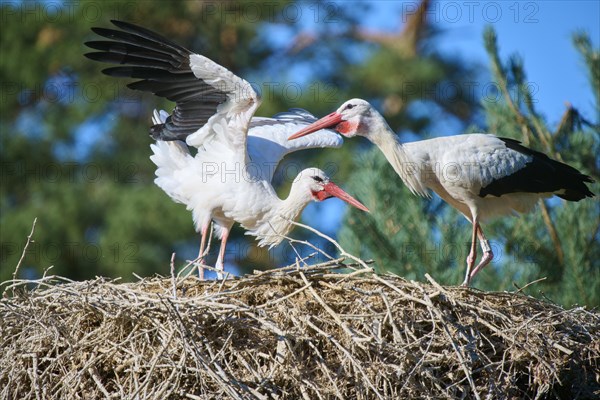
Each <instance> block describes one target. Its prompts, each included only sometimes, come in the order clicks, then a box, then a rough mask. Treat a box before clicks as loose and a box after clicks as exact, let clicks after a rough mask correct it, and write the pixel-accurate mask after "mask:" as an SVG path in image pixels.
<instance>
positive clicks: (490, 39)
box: [483, 26, 531, 145]
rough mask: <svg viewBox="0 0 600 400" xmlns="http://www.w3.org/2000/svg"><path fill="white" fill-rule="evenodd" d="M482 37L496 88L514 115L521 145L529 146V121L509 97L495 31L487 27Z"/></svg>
mask: <svg viewBox="0 0 600 400" xmlns="http://www.w3.org/2000/svg"><path fill="white" fill-rule="evenodd" d="M483 35H484V42H485V49H486V51H487V52H488V55H489V56H490V58H491V62H492V72H493V74H494V77H495V78H496V80H497V81H498V86H499V87H500V91H501V93H502V96H503V97H504V101H505V102H506V104H507V105H508V107H509V109H510V110H511V111H512V113H513V114H514V116H515V118H516V119H517V123H518V124H519V125H520V126H521V134H522V135H523V143H525V145H529V143H530V141H531V140H530V136H529V135H530V132H531V128H530V127H529V121H528V120H527V118H526V117H525V116H524V115H523V114H522V113H521V111H520V110H519V108H518V107H517V105H516V104H515V103H514V102H513V99H512V97H511V96H510V92H509V90H508V80H507V78H506V76H507V73H506V71H505V68H504V67H503V66H502V62H501V61H500V56H499V52H498V41H497V39H498V37H497V36H496V31H495V30H494V28H492V27H491V26H488V27H487V28H486V30H485V32H484V34H483Z"/></svg>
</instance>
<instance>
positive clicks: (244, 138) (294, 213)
mask: <svg viewBox="0 0 600 400" xmlns="http://www.w3.org/2000/svg"><path fill="white" fill-rule="evenodd" d="M112 22H113V23H114V24H115V25H116V26H117V27H119V28H121V29H122V30H113V29H105V28H92V29H93V30H94V32H96V33H98V34H100V35H101V36H104V37H106V38H109V39H112V41H93V42H87V43H86V45H87V46H89V47H91V48H93V49H96V50H100V52H94V53H88V54H86V56H87V57H88V58H91V59H93V60H97V61H102V62H111V63H116V64H121V66H118V67H113V68H108V69H105V70H104V71H103V72H104V73H105V74H107V75H111V76H119V77H132V78H138V79H141V80H139V81H137V82H133V83H131V84H129V85H128V86H129V87H130V88H132V89H137V90H144V91H150V92H152V93H154V94H156V95H158V96H162V97H166V98H168V99H170V100H172V101H175V102H176V107H175V109H174V110H173V113H172V114H171V115H169V114H168V113H166V112H164V111H161V112H157V111H155V112H154V116H153V123H154V125H153V126H152V128H151V130H150V134H151V136H152V137H153V138H154V139H156V140H157V141H156V143H155V144H152V145H151V148H152V152H153V155H152V156H151V160H152V161H153V162H154V163H155V164H156V166H157V167H158V168H157V170H156V176H157V177H156V180H155V182H156V184H157V185H158V186H159V187H160V188H162V189H163V190H164V191H165V192H166V193H167V194H168V195H169V196H170V197H171V198H172V199H173V200H174V201H176V202H179V203H182V204H185V205H186V207H187V208H188V210H190V211H192V215H193V219H194V224H195V227H196V230H198V231H200V232H201V244H200V253H199V257H200V258H201V257H203V256H204V249H205V245H206V239H207V231H208V228H209V226H210V223H211V221H213V222H214V225H215V232H216V234H217V236H218V237H220V238H221V248H220V251H219V257H218V259H217V263H216V267H217V269H218V270H221V271H222V270H223V258H224V255H225V246H226V243H227V238H228V235H229V231H230V230H231V227H232V225H233V224H234V222H238V223H240V224H241V225H242V226H243V227H244V228H245V229H247V231H248V232H247V233H248V234H251V235H254V236H256V237H257V238H258V239H259V240H260V242H259V245H261V246H265V245H269V246H274V245H276V244H278V243H280V242H281V240H282V239H283V237H284V235H286V234H287V233H288V232H289V231H290V230H291V229H292V227H293V225H292V223H291V222H290V221H293V220H295V219H297V218H298V216H299V215H300V213H301V212H302V210H303V209H304V207H306V205H308V203H309V202H310V201H313V200H314V201H322V200H325V199H327V198H329V197H332V196H335V197H338V198H340V199H343V200H345V201H347V202H349V203H350V204H352V205H354V206H356V207H358V208H360V209H363V210H367V209H366V207H364V206H363V205H362V204H360V203H359V202H358V201H357V200H355V199H354V198H352V197H351V196H350V195H348V194H347V193H345V192H344V191H343V190H341V189H340V188H339V187H338V186H336V185H335V184H334V183H333V182H331V181H330V180H329V178H328V177H327V176H326V175H325V173H324V172H323V171H321V170H319V169H316V168H309V169H306V170H304V171H302V172H300V174H299V175H298V177H297V178H296V179H295V180H294V182H293V184H292V186H291V190H290V194H289V196H288V197H287V198H286V199H285V200H281V199H279V197H278V196H277V194H276V193H275V190H274V189H273V187H272V186H271V179H272V177H273V173H274V171H275V168H276V167H277V165H278V163H279V161H280V160H281V159H282V158H283V157H284V156H285V155H286V154H288V153H290V152H292V151H296V150H301V149H307V148H314V147H339V146H340V145H341V144H342V139H341V137H340V136H339V135H338V134H337V133H335V132H333V131H326V130H323V131H321V132H318V133H317V136H315V137H314V138H313V137H311V138H304V140H302V141H299V142H296V143H293V142H288V141H287V137H288V136H289V135H290V134H291V133H293V132H295V131H297V130H298V129H301V128H302V127H305V126H307V125H309V124H310V123H312V122H314V121H316V118H315V117H314V116H312V115H311V114H310V113H308V112H307V111H304V110H299V109H294V110H290V111H289V112H286V113H281V114H278V115H276V116H275V117H273V118H258V117H257V118H253V115H254V112H255V111H256V109H257V108H258V106H259V104H260V99H259V98H258V95H257V94H256V92H255V91H254V90H253V89H252V87H251V86H250V84H249V83H248V82H246V81H245V80H244V79H242V78H239V77H237V76H236V75H234V74H233V73H231V72H230V71H228V70H227V69H225V68H223V67H222V66H220V65H218V64H216V63H215V62H213V61H211V60H210V59H208V58H206V57H204V56H201V55H199V54H194V53H191V52H190V51H189V50H186V49H184V48H183V47H181V46H179V45H177V44H175V43H173V42H171V41H169V40H168V39H165V38H163V37H162V36H160V35H158V34H156V33H154V32H151V31H149V30H147V29H144V28H141V27H138V26H136V25H132V24H129V23H125V22H120V21H112ZM190 146H191V147H195V148H196V153H195V155H192V154H191V153H190V151H189V147H190ZM367 211H368V210H367ZM200 261H202V260H201V259H200ZM199 271H200V272H201V276H203V270H202V269H201V268H200V269H199Z"/></svg>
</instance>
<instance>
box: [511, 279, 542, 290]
mask: <svg viewBox="0 0 600 400" xmlns="http://www.w3.org/2000/svg"><path fill="white" fill-rule="evenodd" d="M545 280H546V277H543V278H540V279H536V280H535V281H533V282H529V283H528V284H526V285H525V286H523V287H519V286H517V284H516V283H515V282H513V285H514V286H515V287H516V288H517V291H516V292H513V293H515V294H517V293H520V292H522V291H523V290H525V289H527V288H528V287H529V286H531V285H533V284H535V283H538V282H541V281H545Z"/></svg>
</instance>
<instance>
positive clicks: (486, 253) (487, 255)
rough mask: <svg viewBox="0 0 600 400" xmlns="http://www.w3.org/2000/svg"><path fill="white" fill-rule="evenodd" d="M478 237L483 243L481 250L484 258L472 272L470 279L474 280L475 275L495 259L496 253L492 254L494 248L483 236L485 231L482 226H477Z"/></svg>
mask: <svg viewBox="0 0 600 400" xmlns="http://www.w3.org/2000/svg"><path fill="white" fill-rule="evenodd" d="M477 235H478V236H479V243H481V250H482V251H483V256H481V261H479V264H477V266H476V267H475V269H473V271H471V276H470V277H469V279H473V278H474V277H475V275H477V273H478V272H479V271H481V270H482V269H483V267H485V266H486V265H488V264H489V263H490V262H491V261H492V259H493V258H494V253H493V252H492V247H491V246H490V242H489V240H487V238H486V237H485V235H484V234H483V229H481V225H479V224H477Z"/></svg>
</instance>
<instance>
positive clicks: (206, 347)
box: [0, 259, 600, 399]
mask: <svg viewBox="0 0 600 400" xmlns="http://www.w3.org/2000/svg"><path fill="white" fill-rule="evenodd" d="M342 262H343V259H338V260H334V261H331V262H328V263H325V264H320V265H316V266H312V267H306V268H299V267H297V266H291V267H288V268H283V269H279V270H273V271H269V272H262V273H255V274H253V275H249V276H245V277H243V278H235V279H229V280H225V281H211V282H207V281H199V280H197V279H196V278H195V277H187V278H177V279H176V280H175V285H176V290H175V291H174V290H173V279H171V278H152V279H144V280H141V281H139V282H137V283H130V284H119V283H117V282H115V281H109V280H106V279H102V278H98V279H95V280H91V281H86V282H72V281H68V280H66V279H62V278H59V277H46V278H44V279H41V280H37V281H13V282H11V283H9V286H7V287H6V288H5V291H4V293H5V295H7V294H9V293H12V291H13V289H15V293H16V294H15V295H14V296H11V297H5V298H4V299H2V301H1V303H0V313H1V318H0V337H1V338H2V348H1V350H2V353H1V356H0V357H1V358H0V393H1V397H2V398H3V399H67V398H68V399H91V398H97V399H100V398H118V399H121V398H129V399H134V398H141V399H167V398H170V399H171V398H173V399H175V398H181V399H215V398H234V399H299V398H303V399H332V398H338V399H391V398H395V399H400V398H411V399H420V398H428V399H431V398H436V399H437V398H448V399H457V398H478V399H491V398H493V399H496V398H498V399H545V398H562V399H573V398H582V399H583V398H593V397H594V396H599V395H600V384H599V380H600V377H599V372H598V371H599V365H598V364H599V360H600V333H599V330H600V328H599V326H600V324H599V320H600V318H599V314H598V313H597V312H590V311H586V310H585V309H583V308H576V309H572V310H565V309H563V308H561V307H559V306H556V305H553V304H549V303H547V302H543V301H540V300H537V299H534V298H531V297H528V296H525V295H522V294H514V293H483V292H480V291H477V290H473V289H464V288H458V287H441V286H440V285H438V284H437V283H436V282H435V281H433V280H432V279H430V281H431V284H423V283H418V282H412V281H406V280H404V279H402V278H398V277H395V276H380V275H376V274H374V273H373V272H372V271H371V270H370V269H364V268H363V267H362V266H361V267H360V268H361V269H357V270H355V271H354V272H352V273H345V274H344V273H340V272H336V268H340V267H342V266H343V264H342Z"/></svg>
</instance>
